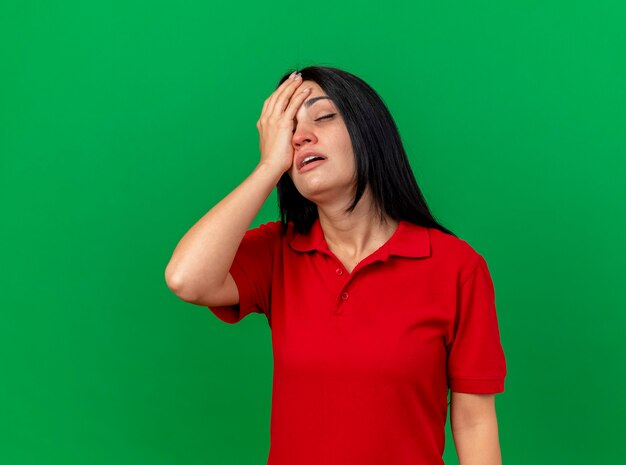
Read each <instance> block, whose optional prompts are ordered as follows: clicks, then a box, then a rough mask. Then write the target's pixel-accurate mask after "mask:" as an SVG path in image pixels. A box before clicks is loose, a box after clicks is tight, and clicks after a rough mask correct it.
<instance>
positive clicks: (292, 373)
mask: <svg viewBox="0 0 626 465" xmlns="http://www.w3.org/2000/svg"><path fill="white" fill-rule="evenodd" d="M257 128H258V130H259V134H260V161H259V163H258V165H257V166H256V168H255V169H254V170H253V172H252V173H251V174H250V175H249V176H248V177H247V178H246V179H245V180H244V181H243V182H242V183H241V184H240V185H239V186H238V187H237V188H235V189H234V190H233V191H232V192H231V193H230V194H229V195H227V196H226V197H225V198H224V199H223V200H221V201H220V202H219V203H218V204H216V205H215V206H214V207H213V208H212V209H211V210H210V211H209V212H208V213H207V214H206V215H205V216H204V217H202V218H201V219H200V220H199V221H198V222H197V223H196V224H195V225H194V226H193V227H192V228H191V229H190V230H189V231H188V232H187V233H186V234H185V236H184V237H183V238H182V239H181V241H180V243H179V244H178V246H177V247H176V249H175V250H174V253H173V255H172V258H171V260H170V262H169V264H168V266H167V269H166V281H167V284H168V286H169V287H170V289H171V290H172V291H173V292H174V293H175V294H176V295H177V296H179V297H180V298H181V299H183V300H185V301H187V302H191V303H194V304H197V305H204V306H207V307H209V308H210V310H211V311H212V312H213V313H214V314H215V315H216V316H217V317H219V318H220V319H221V320H223V321H225V322H227V323H236V322H238V321H240V320H241V319H242V318H243V317H245V316H246V315H248V314H250V313H251V312H257V313H263V314H264V315H265V316H266V317H267V320H268V323H269V326H270V328H271V332H272V347H273V354H274V377H273V391H272V415H271V426H270V437H271V441H270V450H269V457H268V465H308V464H311V465H369V464H371V465H435V464H443V460H442V454H443V450H444V440H445V422H446V418H447V407H448V391H450V392H451V394H450V402H449V404H450V423H451V429H452V433H453V437H454V442H455V446H456V450H457V453H458V455H459V459H460V463H461V464H462V465H466V464H481V465H496V464H500V463H501V454H500V446H499V439H498V428H497V420H496V412H495V399H494V394H496V393H499V392H503V391H504V378H505V375H506V362H505V356H504V352H503V349H502V346H501V343H500V334H499V328H498V319H497V315H496V308H495V293H494V288H493V283H492V280H491V276H490V273H489V270H488V267H487V264H486V262H485V260H484V259H483V257H482V256H481V255H480V254H479V253H477V252H476V251H475V250H474V249H473V248H472V247H471V246H470V245H469V244H468V243H467V242H465V241H464V240H462V239H459V238H458V237H457V236H456V235H454V234H453V233H452V232H451V231H449V230H447V229H446V228H444V227H443V226H441V225H440V224H439V223H438V222H437V221H435V219H434V218H433V216H432V214H431V213H430V211H429V209H428V207H427V205H426V202H425V200H424V197H423V196H422V193H421V192H420V189H419V188H418V186H417V183H416V181H415V178H414V175H413V172H412V170H411V167H410V165H409V162H408V160H407V157H406V153H405V151H404V148H403V146H402V142H401V139H400V135H399V134H398V130H397V128H396V125H395V123H394V121H393V118H392V116H391V115H390V113H389V111H388V110H387V108H386V107H385V105H384V103H383V102H382V100H381V99H380V97H379V96H378V94H377V93H376V92H375V91H374V90H373V89H372V88H371V87H370V86H369V85H367V84H366V83H365V82H364V81H363V80H361V79H360V78H358V77H356V76H354V75H353V74H350V73H348V72H346V71H343V70H340V69H337V68H330V67H322V66H311V67H307V68H304V69H302V70H301V71H300V73H297V74H296V73H295V72H294V73H292V74H290V75H285V76H283V77H282V78H281V80H280V82H279V85H278V86H277V88H276V90H275V91H274V92H273V93H272V94H271V95H270V96H269V97H268V98H267V99H266V100H265V103H264V105H263V110H262V112H261V116H260V118H259V120H258V122H257ZM274 187H277V192H278V200H279V207H280V221H278V220H277V221H274V222H269V223H265V224H262V225H261V226H259V227H257V228H253V229H248V228H249V227H250V224H251V223H252V221H253V219H254V217H255V216H256V214H257V213H258V211H259V209H260V208H261V206H262V204H263V203H264V201H265V200H266V199H267V197H268V196H269V194H270V192H271V191H272V189H273V188H274ZM243 440H245V439H243Z"/></svg>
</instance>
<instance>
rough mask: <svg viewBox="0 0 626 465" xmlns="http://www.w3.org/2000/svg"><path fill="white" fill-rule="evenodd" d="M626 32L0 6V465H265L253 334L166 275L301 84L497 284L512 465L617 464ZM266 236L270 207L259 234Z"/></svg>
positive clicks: (294, 14)
mask: <svg viewBox="0 0 626 465" xmlns="http://www.w3.org/2000/svg"><path fill="white" fill-rule="evenodd" d="M623 5H624V4H623V2H620V1H617V0H616V1H595V2H591V1H587V2H582V1H549V0H544V1H531V0H528V1H521V0H516V1H508V2H487V1H482V0H479V1H473V2H464V1H463V2H462V1H440V2H425V1H418V2H409V1H406V2H383V3H379V2H372V3H371V4H369V3H364V2H358V3H357V2H349V3H341V4H333V3H331V2H313V3H310V2H284V1H279V2H272V3H263V2H261V3H259V2H246V3H241V2H239V3H234V4H232V5H229V6H226V4H221V5H219V6H217V5H214V4H210V3H208V2H201V1H190V2H163V1H142V0H133V1H119V0H117V1H108V2H88V1H77V0H67V1H60V2H51V1H48V2H46V1H19V2H18V1H9V2H6V1H5V2H3V3H2V4H1V6H0V53H1V55H0V59H1V60H0V66H1V67H2V72H1V73H0V199H1V201H2V210H3V212H2V213H3V214H2V223H1V228H0V231H1V234H2V242H1V244H2V245H1V247H2V267H1V268H0V273H1V275H0V283H1V286H2V295H3V298H2V311H1V313H0V315H1V320H0V373H1V381H0V463H3V464H5V463H6V464H63V465H74V464H77V465H78V464H80V465H84V464H91V465H99V464H133V465H135V464H150V465H159V464H185V465H192V464H207V463H208V464H224V465H228V464H259V465H261V464H264V463H265V460H266V457H267V451H268V441H269V418H270V417H269V415H270V400H271V380H272V358H271V357H272V353H271V341H270V332H269V328H268V326H267V322H266V320H265V317H264V316H262V315H251V316H249V317H247V318H246V319H245V320H243V321H242V322H241V323H239V324H237V325H227V324H225V323H223V322H221V321H220V320H218V319H217V318H216V317H215V316H214V315H212V314H211V313H210V312H209V310H208V309H206V308H204V307H200V306H194V305H191V304H186V303H185V302H183V301H181V300H179V299H178V298H177V297H176V296H175V295H174V294H173V293H172V292H171V291H170V290H169V289H168V288H167V286H166V284H165V280H164V269H165V266H166V264H167V262H168V260H169V257H170V255H171V253H172V251H173V249H174V247H175V245H176V244H177V242H178V240H179V239H180V238H181V237H182V235H183V234H184V233H185V231H186V230H187V229H188V228H189V227H191V226H192V225H193V224H194V223H195V222H196V221H197V220H198V219H199V218H200V217H201V216H202V215H203V214H204V213H205V212H206V211H208V210H209V209H210V208H211V207H212V206H213V205H215V204H216V203H217V202H218V201H219V200H220V199H221V198H223V197H224V196H225V195H226V194H228V193H229V192H230V191H231V190H232V189H234V188H235V187H236V186H237V185H238V184H239V183H240V182H241V181H242V180H243V179H244V178H245V177H246V176H247V175H248V174H249V173H250V171H251V170H252V169H253V167H254V166H255V164H256V162H257V160H258V158H259V153H258V132H257V129H256V126H255V124H256V121H257V119H258V116H259V115H260V111H261V107H262V104H263V101H264V99H265V98H266V97H267V96H268V95H269V94H270V93H271V92H272V91H273V89H274V86H275V85H276V82H277V80H278V78H279V77H280V75H281V74H282V73H284V72H285V71H287V70H290V69H293V68H299V67H304V66H306V65H311V64H321V65H329V66H337V67H340V68H343V69H346V70H348V71H350V72H353V73H355V74H357V75H358V76H360V77H362V78H363V79H365V80H366V81H367V82H368V83H370V84H371V85H372V86H373V87H374V88H375V89H376V90H377V91H378V92H379V94H380V95H381V96H382V97H383V99H384V100H385V102H386V103H387V105H388V106H389V109H390V110H391V112H392V114H393V115H394V117H395V119H396V122H397V124H398V127H399V129H400V132H401V134H402V137H403V140H404V142H405V146H406V149H407V152H408V153H409V156H410V161H411V164H412V166H413V168H414V171H415V174H416V177H417V180H418V183H419V184H420V186H421V188H422V189H423V191H424V193H425V195H426V198H427V200H428V202H429V204H430V206H431V208H432V210H433V212H434V214H435V215H436V217H437V218H438V219H439V220H440V221H441V222H442V223H443V224H444V225H446V226H447V227H449V228H450V229H452V230H453V231H455V232H456V233H457V234H458V235H459V236H460V237H462V238H463V239H465V240H466V241H468V242H469V243H470V244H472V245H473V246H474V248H475V249H476V250H477V251H478V252H480V253H481V254H482V255H483V256H484V257H485V259H486V260H487V262H488V263H489V266H490V270H491V273H492V276H493V280H494V284H495V287H496V299H497V308H498V312H499V320H500V325H501V336H502V343H503V347H504V349H505V352H506V356H507V366H508V370H509V372H508V375H507V379H506V385H505V392H504V393H502V394H499V395H497V396H496V405H497V412H498V421H499V428H500V441H501V447H502V454H503V458H504V462H505V463H507V464H508V465H517V464H520V465H526V464H534V465H539V464H542V465H543V464H546V465H548V464H550V465H552V464H555V463H562V464H568V465H573V464H590V463H624V462H623V460H624V456H625V454H624V452H623V445H622V436H623V431H624V427H623V418H624V415H625V414H626V408H625V406H626V400H625V399H624V392H625V391H626V379H625V378H626V376H625V369H624V367H625V366H626V360H625V359H626V349H625V345H624V342H623V339H622V337H623V335H624V327H625V322H626V318H625V316H624V315H625V310H626V297H625V294H624V287H625V283H626V276H625V275H626V273H625V272H624V271H623V267H624V263H625V260H626V245H625V242H624V230H625V226H626V208H625V207H624V202H625V201H626V181H625V178H626V60H625V57H626V32H625V31H626V27H624V24H626V6H623ZM275 219H277V208H276V198H275V193H273V194H272V195H271V196H270V198H269V199H268V202H267V203H266V205H265V206H264V208H263V209H262V210H261V212H260V213H259V215H258V217H257V218H256V219H255V221H254V223H253V226H256V225H258V224H259V223H261V222H266V221H273V220H275ZM448 427H449V424H448ZM447 434H448V436H447V440H446V446H447V447H446V453H445V456H444V458H445V460H446V463H447V464H455V463H456V460H457V459H456V453H455V450H454V445H453V442H452V437H451V434H450V431H449V430H448V431H447ZM389 465H393V464H389Z"/></svg>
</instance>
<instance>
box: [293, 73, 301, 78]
mask: <svg viewBox="0 0 626 465" xmlns="http://www.w3.org/2000/svg"><path fill="white" fill-rule="evenodd" d="M300 76H302V73H298V74H296V75H295V76H294V79H298V78H299V77H300Z"/></svg>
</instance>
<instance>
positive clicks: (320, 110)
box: [288, 81, 356, 203]
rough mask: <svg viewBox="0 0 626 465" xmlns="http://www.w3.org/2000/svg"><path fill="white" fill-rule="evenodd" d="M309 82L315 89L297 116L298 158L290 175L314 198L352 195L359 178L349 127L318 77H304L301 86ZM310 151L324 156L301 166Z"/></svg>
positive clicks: (295, 140)
mask: <svg viewBox="0 0 626 465" xmlns="http://www.w3.org/2000/svg"><path fill="white" fill-rule="evenodd" d="M307 86H310V87H311V92H310V93H309V96H308V97H307V98H306V99H305V101H304V102H303V103H302V104H301V105H300V108H298V111H297V113H296V117H295V120H294V133H293V137H292V145H293V150H294V162H293V164H292V165H291V168H290V169H289V171H288V173H289V176H290V177H291V179H292V180H293V183H294V185H295V186H296V189H298V192H300V194H301V195H302V196H303V197H305V198H306V199H308V200H311V201H313V202H316V203H318V202H323V201H324V200H330V199H337V198H338V197H339V196H350V197H351V195H352V192H353V187H354V185H355V182H356V178H355V162H354V152H353V150H352V142H351V140H350V135H349V134H348V129H347V128H346V125H345V123H344V120H343V118H342V117H341V115H340V113H339V111H338V110H337V107H335V105H334V103H333V101H332V100H330V98H328V97H327V96H326V94H325V92H324V91H323V90H322V88H321V87H320V86H319V85H318V84H317V83H316V82H314V81H304V82H303V83H302V84H301V85H300V86H299V88H300V89H304V88H305V87H307ZM319 97H326V98H319ZM331 115H332V116H331ZM308 152H314V153H316V154H319V155H321V156H322V157H324V159H323V160H320V161H313V162H311V163H310V164H308V163H307V164H305V165H304V166H301V163H300V162H301V161H302V155H303V154H307V153H308Z"/></svg>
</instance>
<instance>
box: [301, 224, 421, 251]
mask: <svg viewBox="0 0 626 465" xmlns="http://www.w3.org/2000/svg"><path fill="white" fill-rule="evenodd" d="M289 244H290V245H291V248H292V249H294V250H296V251H298V252H308V251H311V250H317V251H320V252H326V253H328V252H330V250H329V248H328V244H327V243H326V239H325V238H324V231H322V226H321V224H320V219H319V217H318V218H316V219H315V222H314V223H313V226H312V227H311V230H310V231H309V232H308V234H299V233H295V234H294V236H293V238H292V239H291V240H290V241H289ZM377 252H380V253H381V254H382V257H381V258H383V259H386V258H387V257H388V256H390V255H397V256H401V257H429V256H430V232H429V230H428V228H427V227H425V226H420V225H416V224H414V223H410V222H408V221H404V220H400V222H399V224H398V228H397V229H396V231H395V232H394V233H393V235H392V236H391V237H390V238H389V240H388V241H387V242H386V243H385V244H383V245H382V246H381V248H380V249H379V250H378V251H377Z"/></svg>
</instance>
